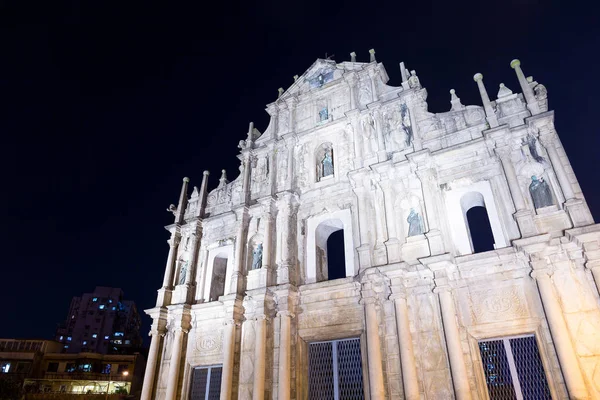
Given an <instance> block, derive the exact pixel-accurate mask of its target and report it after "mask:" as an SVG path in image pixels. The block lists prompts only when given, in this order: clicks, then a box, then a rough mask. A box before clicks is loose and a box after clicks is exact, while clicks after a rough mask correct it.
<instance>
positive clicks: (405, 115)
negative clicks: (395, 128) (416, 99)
mask: <svg viewBox="0 0 600 400" xmlns="http://www.w3.org/2000/svg"><path fill="white" fill-rule="evenodd" d="M413 72H414V71H413ZM400 114H401V116H402V129H403V130H404V134H405V135H406V139H405V142H406V146H410V144H411V143H412V139H413V131H412V126H411V123H410V113H409V111H408V106H407V105H406V104H402V105H401V106H400Z"/></svg>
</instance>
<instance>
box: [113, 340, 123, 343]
mask: <svg viewBox="0 0 600 400" xmlns="http://www.w3.org/2000/svg"><path fill="white" fill-rule="evenodd" d="M113 343H114V344H123V341H122V340H121V339H115V340H113Z"/></svg>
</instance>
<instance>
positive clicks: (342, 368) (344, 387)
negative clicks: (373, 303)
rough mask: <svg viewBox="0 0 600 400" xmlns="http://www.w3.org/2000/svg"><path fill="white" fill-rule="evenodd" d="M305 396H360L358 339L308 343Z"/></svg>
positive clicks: (341, 399)
mask: <svg viewBox="0 0 600 400" xmlns="http://www.w3.org/2000/svg"><path fill="white" fill-rule="evenodd" d="M308 398H309V400H321V399H323V400H331V399H333V400H360V399H364V388H363V374H362V357H361V353H360V339H342V340H332V341H329V342H315V343H310V344H309V348H308Z"/></svg>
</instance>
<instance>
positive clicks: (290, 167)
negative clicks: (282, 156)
mask: <svg viewBox="0 0 600 400" xmlns="http://www.w3.org/2000/svg"><path fill="white" fill-rule="evenodd" d="M295 142H296V141H295V140H294V138H290V139H289V140H287V143H286V144H287V148H288V155H287V156H288V160H287V161H288V163H287V183H286V185H285V187H286V189H288V190H292V187H293V186H294V146H295Z"/></svg>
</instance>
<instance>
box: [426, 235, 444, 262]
mask: <svg viewBox="0 0 600 400" xmlns="http://www.w3.org/2000/svg"><path fill="white" fill-rule="evenodd" d="M425 236H426V237H427V241H428V242H429V251H430V253H431V255H432V256H434V255H436V254H444V253H445V249H444V238H443V236H442V232H441V231H439V230H438V229H432V230H430V231H429V232H427V233H426V234H425Z"/></svg>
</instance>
